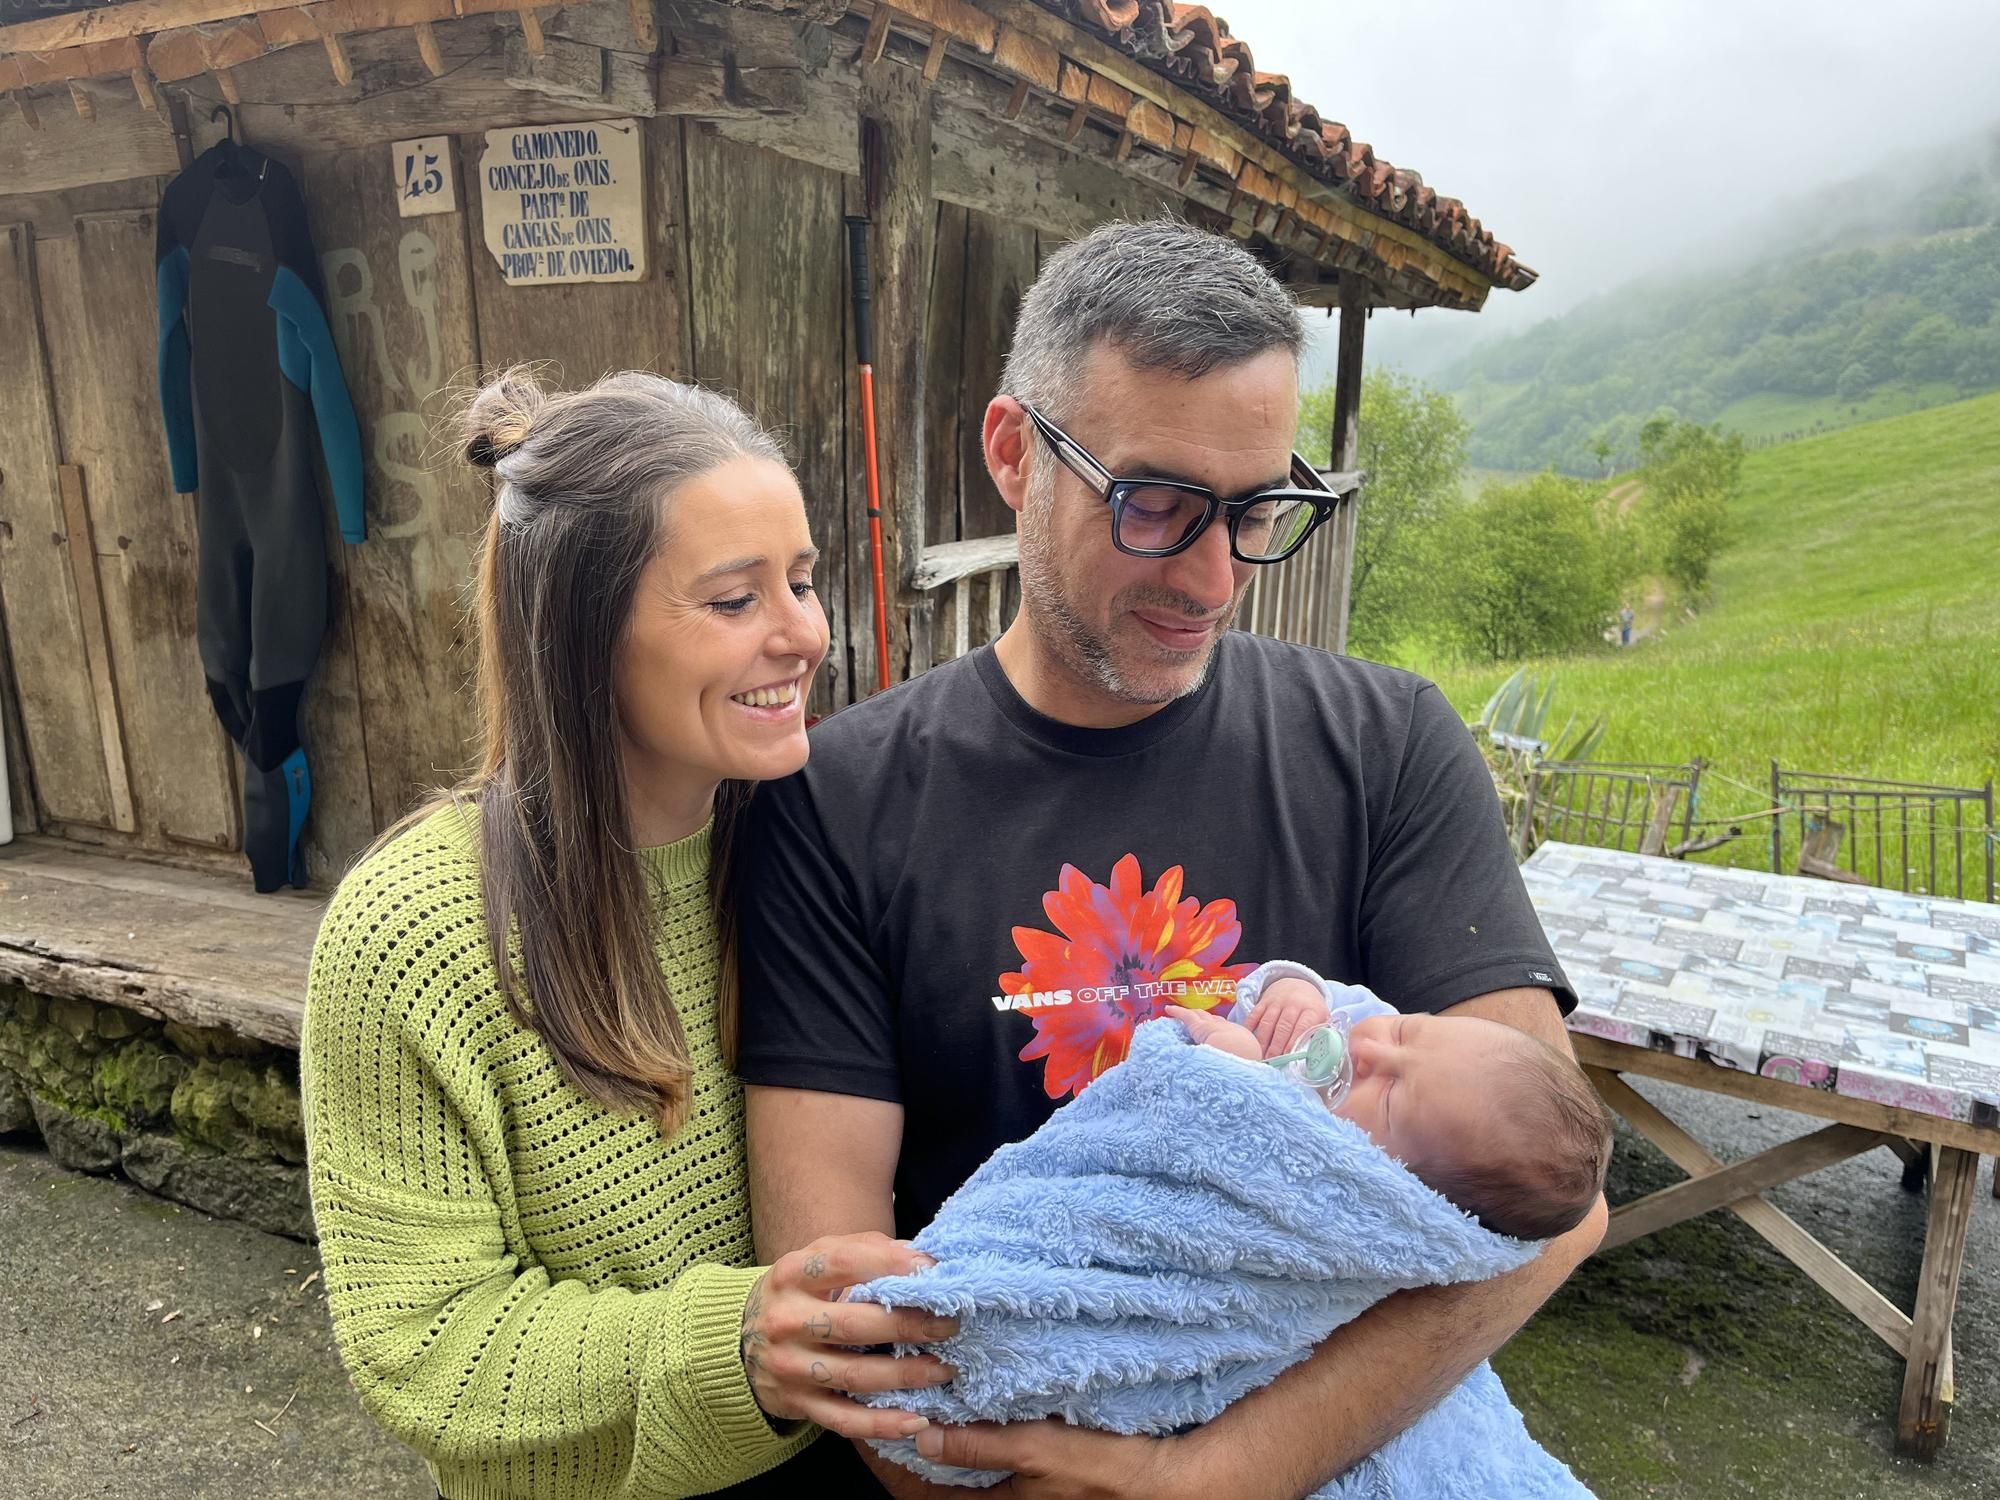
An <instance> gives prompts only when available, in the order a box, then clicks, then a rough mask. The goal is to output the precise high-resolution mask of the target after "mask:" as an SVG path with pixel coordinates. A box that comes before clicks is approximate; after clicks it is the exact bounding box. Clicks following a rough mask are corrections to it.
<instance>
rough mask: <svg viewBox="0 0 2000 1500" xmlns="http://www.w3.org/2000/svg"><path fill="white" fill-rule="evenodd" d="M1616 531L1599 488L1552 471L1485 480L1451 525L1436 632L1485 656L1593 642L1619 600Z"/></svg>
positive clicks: (1507, 656) (1509, 656) (1542, 652)
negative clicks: (1516, 480) (1600, 502)
mask: <svg viewBox="0 0 2000 1500" xmlns="http://www.w3.org/2000/svg"><path fill="white" fill-rule="evenodd" d="M1616 531H1617V523H1616V521H1615V518H1611V517H1607V516H1606V514H1605V513H1604V511H1603V509H1602V507H1600V506H1599V505H1598V504H1597V498H1596V487H1595V486H1592V485H1588V484H1584V483H1581V482H1580V481H1577V480H1574V479H1566V478H1564V477H1563V476H1562V475H1560V474H1556V473H1553V472H1551V473H1546V474H1537V475H1536V476H1534V477H1533V478H1532V479H1527V480H1523V481H1521V482H1519V483H1516V484H1496V485H1490V486H1488V487H1487V489H1486V490H1485V492H1484V493H1483V494H1481V495H1480V496H1479V498H1478V499H1477V500H1474V501H1473V502H1472V503H1471V504H1469V505H1466V506H1464V507H1462V508H1461V509H1460V510H1459V511H1458V512H1457V513H1456V515H1455V516H1454V518H1453V521H1452V524H1451V525H1450V527H1449V529H1448V534H1447V537H1446V539H1445V546H1444V549H1443V553H1442V560H1443V561H1444V562H1445V563H1446V565H1447V568H1448V571H1447V572H1446V574H1445V577H1444V582H1443V587H1441V588H1440V590H1439V592H1438V606H1437V615H1436V625H1437V629H1438V632H1439V634H1440V635H1441V636H1442V637H1443V638H1444V640H1445V642H1446V643H1447V644H1448V645H1450V646H1453V647H1455V648H1456V649H1457V650H1458V651H1460V652H1461V653H1463V654H1464V655H1466V656H1468V657H1471V658H1473V659H1475V660H1479V661H1509V660H1513V659H1515V658H1517V657H1525V656H1546V655H1552V654H1555V653H1557V652H1563V651H1570V650H1574V649H1576V648H1577V647H1579V646H1585V645H1588V644H1590V643H1591V642H1593V641H1595V640H1596V639H1597V638H1598V632H1599V631H1600V630H1601V629H1602V628H1603V624H1604V621H1605V619H1606V617H1607V616H1609V615H1610V614H1611V612H1612V611H1613V610H1614V609H1615V608H1616V607H1617V603H1618V584H1619V581H1620V579H1619V557H1618V554H1619V552H1620V551H1621V550H1622V549H1621V548H1620V547H1619V545H1618V544H1617V542H1616V541H1615V534H1616Z"/></svg>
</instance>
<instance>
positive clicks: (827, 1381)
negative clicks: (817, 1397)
mask: <svg viewBox="0 0 2000 1500" xmlns="http://www.w3.org/2000/svg"><path fill="white" fill-rule="evenodd" d="M811 1374H812V1378H813V1384H815V1385H831V1384H832V1383H833V1371H831V1370H829V1369H828V1368H827V1367H826V1361H825V1360H823V1359H816V1360H814V1361H813V1362H812V1371H811Z"/></svg>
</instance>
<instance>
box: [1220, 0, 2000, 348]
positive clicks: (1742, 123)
mask: <svg viewBox="0 0 2000 1500" xmlns="http://www.w3.org/2000/svg"><path fill="white" fill-rule="evenodd" d="M1224 14H1226V16H1227V19H1228V21H1229V24H1230V29H1231V31H1232V33H1233V34H1235V35H1237V36H1239V37H1241V38H1242V39H1243V40H1245V41H1247V42H1249V43H1250V45H1251V47H1252V49H1253V50H1254V51H1255V53H1256V58H1257V65H1258V67H1259V68H1260V69H1262V70H1265V71H1268V72H1279V73H1286V74H1289V75H1290V77H1291V79H1292V83H1293V86H1294V88H1295V89H1296V91H1297V93H1298V95H1299V97H1300V98H1302V99H1307V100H1310V101H1311V102H1312V103H1313V104H1314V105H1315V106H1317V107H1318V109H1319V110H1320V112H1321V113H1322V114H1323V115H1324V116H1326V117H1327V118H1328V119H1333V120H1339V121H1341V122H1342V123H1344V124H1345V125H1347V127H1348V128H1349V129H1350V130H1352V131H1353V132H1354V134H1355V137H1356V139H1358V140H1364V141H1367V142H1369V143H1370V144H1371V145H1373V146H1374V148H1375V150H1376V152H1377V154H1378V155H1380V156H1382V157H1386V158H1387V159H1388V160H1390V161H1392V162H1394V163H1395V164H1396V165H1397V166H1399V167H1408V168H1414V169H1415V170H1416V171H1418V172H1420V173H1421V174H1422V175H1423V179H1424V181H1425V182H1426V183H1428V184H1429V185H1430V186H1432V187H1434V188H1436V189H1437V190H1438V191H1439V192H1440V193H1446V194H1450V195H1451V196H1453V197H1456V198H1460V199H1463V200H1464V202H1465V203H1466V205H1467V206H1468V207H1469V208H1470V209H1471V210H1472V212H1473V213H1475V214H1476V215H1478V216H1479V218H1480V219H1481V220H1482V221H1483V222H1484V223H1485V224H1486V225H1487V226H1488V227H1489V228H1491V229H1492V230H1493V231H1494V232H1495V234H1497V235H1498V236H1499V238H1500V239H1502V240H1504V241H1505V242H1507V243H1508V244H1510V245H1512V246H1513V247H1514V249H1515V252H1516V253H1517V254H1518V255H1519V257H1520V258H1521V259H1522V260H1523V261H1524V262H1526V263H1527V264H1528V265H1530V266H1533V267H1534V268H1535V269H1536V270H1537V271H1539V272H1540V273H1541V280H1540V282H1538V283H1537V284H1536V285H1535V286H1534V287H1532V288H1531V289H1530V290H1528V291H1526V292H1521V293H1510V292H1504V291H1495V292H1494V293H1493V294H1492V295H1491V296H1490V297H1489V299H1488V301H1487V304H1486V309H1485V311H1483V312H1481V313H1479V314H1478V315H1477V316H1474V317H1468V316H1466V315H1465V314H1462V313H1450V312H1443V311H1432V312H1425V313H1422V314H1419V315H1418V316H1417V317H1416V318H1414V319H1412V318H1409V317H1408V316H1394V317H1391V316H1389V315H1386V314H1380V313H1378V314H1377V315H1376V317H1375V319H1374V320H1373V322H1372V324H1371V327H1370V330H1369V333H1370V344H1371V353H1373V354H1374V355H1375V356H1376V357H1378V358H1382V359H1386V360H1389V361H1391V362H1394V363H1398V364H1403V365H1405V366H1407V367H1409V368H1412V369H1417V370H1431V369H1436V368H1438V367H1439V366H1441V365H1442V364H1444V363H1446V362H1448V361H1449V360H1450V359H1451V358H1453V357H1455V356H1456V354H1457V353H1458V352H1460V351H1462V350H1463V349H1464V348H1465V347H1467V346H1468V341H1470V340H1473V339H1478V338H1483V337H1490V336H1492V335H1494V334H1497V333H1501V332H1505V331H1508V330H1511V329H1519V328H1523V327H1526V326H1528V325H1530V324H1532V323H1534V322H1536V321H1538V320H1540V319H1542V318H1546V317H1549V316H1552V315H1554V314H1556V313H1559V312H1562V311H1563V310H1564V309H1566V308H1569V307H1572V306H1574V305H1575V304H1576V303H1577V302H1579V301H1581V300H1583V299H1585V298H1587V297H1590V296H1593V295H1596V294H1598V293H1601V292H1605V291H1609V290H1611V289H1613V288H1615V287H1617V286H1619V285H1620V284H1622V283H1624V282H1626V281H1629V280H1631V279H1632V278H1633V277H1635V276H1640V275H1644V274H1647V273H1650V272H1657V271H1662V270H1668V269H1673V268H1675V267H1678V266H1686V265H1692V264H1697V263H1700V262H1701V261H1702V260H1703V259H1704V258H1709V257H1713V256H1715V255H1717V254H1719V253H1727V252H1728V251H1729V250H1730V249H1731V248H1732V247H1736V248H1740V246H1741V245H1743V244H1745V243H1748V242H1749V241H1750V240H1751V239H1752V238H1753V237H1755V238H1758V239H1762V238H1764V237H1766V236H1768V235H1769V233H1770V231H1771V226H1772V221H1773V219H1774V218H1777V217H1779V216H1780V215H1781V213H1782V209H1783V207H1784V205H1785V204H1786V202H1787V200H1793V199H1800V198H1805V197H1806V196H1807V195H1809V194H1810V193H1811V192H1812V190H1814V189H1823V188H1825V187H1826V186H1828V185H1829V184H1833V183H1836V182H1840V181H1842V180H1844V179H1849V178H1855V177H1859V176H1861V175H1863V174H1870V173H1879V171H1880V169H1882V168H1885V167H1889V168H1894V169H1907V170H1910V171H1913V172H1915V171H1923V170H1925V169H1926V163H1927V162H1928V161H1929V159H1930V157H1931V155H1932V154H1934V153H1935V152H1937V151H1938V150H1939V149H1940V148H1943V147H1948V146H1952V145H1954V144H1962V143H1964V142H1965V141H1966V140H1967V139H1968V138H1969V137H1972V136H1973V135H1975V134H1976V133H1978V132H1980V131H1982V130H1985V129H1986V128H1988V127H1990V126H1991V125H1992V123H1993V122H1994V120H1995V119H1996V118H2000V3H1996V0H1919V3H1917V4H1913V5H1910V6H1907V7H1891V6H1884V5H1881V4H1879V3H1874V0H1871V3H1865V4H1864V3H1860V0H1708V3H1696V0H1649V3H1642V0H1515V3H1513V4H1510V5H1505V6H1493V5H1473V4H1468V3H1464V0H1456V3H1450V0H1340V3H1338V4H1328V3H1326V0H1233V3H1231V4H1230V5H1229V6H1228V7H1227V10H1226V12H1224ZM1826 202H1827V200H1826V198H1825V195H1824V194H1821V195H1820V196H1819V197H1818V198H1817V199H1814V200H1810V201H1808V202H1807V203H1805V204H1802V205H1800V207H1802V208H1807V209H1812V210H1813V211H1816V212H1817V211H1824V209H1825V206H1826Z"/></svg>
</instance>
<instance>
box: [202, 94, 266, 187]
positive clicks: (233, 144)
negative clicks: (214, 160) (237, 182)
mask: <svg viewBox="0 0 2000 1500" xmlns="http://www.w3.org/2000/svg"><path fill="white" fill-rule="evenodd" d="M208 120H209V123H210V124H211V125H212V124H214V123H215V122H216V121H217V120H222V121H226V122H227V130H228V133H227V134H226V135H224V136H223V138H222V139H221V140H220V141H218V142H216V147H217V149H218V150H220V151H221V152H222V170H223V172H224V173H225V174H241V173H244V172H245V170H246V169H245V164H244V161H243V157H244V154H245V153H246V152H248V153H249V154H250V155H253V156H256V157H257V180H258V181H259V182H262V181H263V180H264V173H265V171H266V169H267V168H269V166H270V165H271V162H270V158H269V157H266V156H264V155H262V154H261V153H259V152H254V151H251V150H250V148H249V147H248V146H246V145H245V144H244V143H243V142H242V141H240V140H239V139H237V135H236V130H237V125H236V111H235V110H233V109H231V108H230V107H229V106H228V105H227V104H218V105H216V106H215V108H214V109H211V110H210V111H209V112H208Z"/></svg>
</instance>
